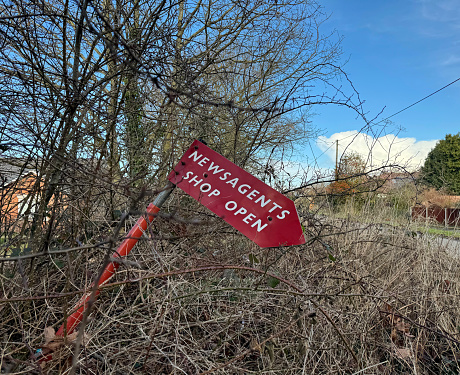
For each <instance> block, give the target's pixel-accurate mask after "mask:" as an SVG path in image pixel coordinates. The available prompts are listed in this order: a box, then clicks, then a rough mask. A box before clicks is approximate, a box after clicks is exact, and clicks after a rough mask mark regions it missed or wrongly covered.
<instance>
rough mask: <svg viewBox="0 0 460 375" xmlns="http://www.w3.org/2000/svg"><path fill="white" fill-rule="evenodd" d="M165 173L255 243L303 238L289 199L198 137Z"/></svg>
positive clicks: (282, 242) (295, 241)
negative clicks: (170, 169)
mask: <svg viewBox="0 0 460 375" xmlns="http://www.w3.org/2000/svg"><path fill="white" fill-rule="evenodd" d="M168 178H169V181H171V182H172V183H173V184H175V185H177V186H178V187H179V188H181V189H182V190H183V191H184V192H185V193H187V194H189V195H190V196H192V197H193V198H195V199H196V200H197V201H198V202H200V203H202V204H203V205H204V206H206V207H207V208H209V209H210V210H211V211H212V212H214V213H215V214H217V215H218V216H220V217H221V218H222V219H224V220H225V221H226V222H227V223H229V224H230V225H231V226H233V227H234V228H236V229H237V230H238V231H240V232H241V233H243V234H244V235H245V236H246V237H248V238H249V239H250V240H252V241H254V242H255V243H256V244H258V245H259V246H261V247H276V246H292V245H301V244H303V243H305V237H304V235H303V232H302V227H301V225H300V221H299V216H298V214H297V210H296V208H295V205H294V202H293V201H291V200H290V199H289V198H286V197H285V196H284V195H282V194H280V193H279V192H277V191H276V190H274V189H273V188H271V187H270V186H268V185H266V184H265V183H263V182H262V181H260V180H259V179H258V178H256V177H254V176H253V175H251V174H250V173H248V172H246V171H245V170H244V169H241V168H240V167H238V166H237V165H236V164H234V163H232V162H231V161H230V160H228V159H226V158H224V157H223V156H222V155H220V154H218V153H217V152H215V151H214V150H212V149H210V148H209V147H207V146H206V145H205V144H203V143H201V142H199V141H194V142H193V143H192V145H191V146H190V148H189V149H188V150H187V152H186V153H185V154H184V155H183V156H182V159H181V160H180V162H179V163H178V164H177V165H176V167H175V168H174V170H173V171H172V172H171V174H170V175H169V177H168Z"/></svg>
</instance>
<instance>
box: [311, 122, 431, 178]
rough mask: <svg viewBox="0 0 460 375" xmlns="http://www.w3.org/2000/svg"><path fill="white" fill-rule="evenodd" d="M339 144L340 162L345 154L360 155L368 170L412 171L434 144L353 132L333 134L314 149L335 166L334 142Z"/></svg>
mask: <svg viewBox="0 0 460 375" xmlns="http://www.w3.org/2000/svg"><path fill="white" fill-rule="evenodd" d="M337 140H338V141H339V154H338V155H339V158H340V156H341V155H342V154H343V153H345V152H354V153H358V154H360V155H361V156H362V157H363V158H364V159H365V160H367V166H368V167H369V168H372V167H381V166H384V165H390V164H392V165H394V164H397V165H400V166H404V167H405V168H407V169H408V170H410V171H414V170H416V169H418V168H419V167H421V166H422V165H423V162H424V161H425V159H426V157H427V155H428V153H429V152H430V151H431V150H432V149H433V147H434V146H435V145H436V142H437V140H432V141H417V140H416V139H415V138H399V137H398V136H396V135H394V134H387V135H384V136H382V137H378V138H374V137H372V136H370V135H367V134H364V133H359V132H358V131H356V130H351V131H346V132H341V133H335V134H332V135H331V136H330V137H329V138H327V137H319V138H318V140H317V146H318V147H319V148H320V149H321V150H322V151H323V152H324V153H325V154H326V155H327V156H328V157H329V158H330V159H331V161H332V162H333V163H335V157H336V141H337Z"/></svg>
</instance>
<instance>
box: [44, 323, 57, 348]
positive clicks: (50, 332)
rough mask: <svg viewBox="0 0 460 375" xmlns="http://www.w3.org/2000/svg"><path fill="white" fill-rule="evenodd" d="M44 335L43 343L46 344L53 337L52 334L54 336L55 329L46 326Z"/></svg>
mask: <svg viewBox="0 0 460 375" xmlns="http://www.w3.org/2000/svg"><path fill="white" fill-rule="evenodd" d="M43 334H44V336H45V345H46V344H48V343H49V342H50V341H51V340H53V339H54V336H56V331H55V330H54V328H53V327H46V328H45V330H44V332H43Z"/></svg>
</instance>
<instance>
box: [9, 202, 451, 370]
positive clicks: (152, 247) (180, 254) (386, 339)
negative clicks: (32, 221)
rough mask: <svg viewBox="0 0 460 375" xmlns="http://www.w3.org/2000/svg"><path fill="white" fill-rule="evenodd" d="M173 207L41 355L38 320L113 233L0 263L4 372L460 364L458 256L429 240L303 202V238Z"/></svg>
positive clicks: (66, 294) (72, 295) (64, 303)
mask: <svg viewBox="0 0 460 375" xmlns="http://www.w3.org/2000/svg"><path fill="white" fill-rule="evenodd" d="M181 215H182V216H181V220H180V221H177V220H174V217H173V218H171V216H170V215H168V216H167V217H164V218H161V217H160V218H157V220H156V221H155V222H154V224H153V225H152V227H151V228H150V229H149V231H148V232H146V234H145V236H144V238H143V239H142V240H141V241H140V242H139V243H138V245H137V246H136V247H135V249H134V250H133V251H132V252H131V254H130V255H129V257H128V259H127V260H128V261H127V262H126V263H124V264H122V265H121V267H120V268H119V270H118V272H117V274H116V276H115V277H114V278H113V279H111V282H110V284H108V285H106V286H105V287H104V288H103V289H102V290H101V294H100V295H99V297H98V299H97V301H96V302H95V303H94V305H93V309H92V312H91V314H90V315H89V316H88V319H86V321H85V323H86V324H85V326H84V327H80V331H81V330H84V333H85V334H84V335H81V337H80V338H79V339H77V340H80V341H79V342H78V345H76V344H75V343H72V342H69V343H62V344H61V345H57V346H56V347H53V348H54V350H55V351H54V353H52V354H53V356H52V359H51V360H50V361H46V362H41V363H40V362H38V361H37V360H36V359H34V354H35V353H36V350H37V349H39V348H40V347H42V348H46V345H50V343H49V342H48V343H46V345H45V328H47V327H54V328H55V329H57V328H58V327H59V326H60V325H61V324H62V323H63V321H64V317H65V316H66V312H67V311H70V310H71V307H72V306H73V304H75V303H76V302H77V301H78V299H79V298H80V297H81V295H82V292H83V290H84V288H85V287H88V286H89V285H90V283H91V281H92V280H94V278H95V277H96V276H97V274H98V273H99V272H100V268H101V266H102V265H103V263H104V257H105V255H106V254H107V253H110V252H111V251H113V249H110V241H109V243H108V244H105V245H103V246H102V245H101V246H99V247H94V248H85V249H81V250H75V251H68V252H65V253H60V254H55V255H48V256H47V257H45V256H42V257H38V258H26V259H23V260H21V261H7V262H5V261H4V262H3V263H2V265H1V266H2V270H1V279H0V280H1V281H0V283H1V291H2V295H1V300H0V302H1V304H0V334H1V335H0V337H1V340H2V345H1V348H0V358H1V366H2V371H3V372H4V373H31V374H32V373H50V374H57V373H61V374H69V373H78V374H262V373H263V374H445V375H447V374H457V373H459V372H460V371H459V370H460V367H459V358H458V354H459V345H460V341H459V340H460V337H459V331H460V313H459V309H458V306H459V305H460V293H459V292H460V286H459V285H460V283H459V277H460V276H459V274H460V273H459V271H460V269H459V266H460V261H459V259H457V258H455V257H453V256H452V255H451V254H449V253H448V252H447V251H446V250H445V249H443V248H441V247H440V246H439V245H436V244H435V243H434V242H430V240H429V239H428V238H426V237H423V236H414V235H412V233H413V232H412V231H410V230H406V229H407V228H401V227H400V228H395V227H393V226H385V225H382V224H381V223H379V224H378V225H377V224H373V223H372V222H366V223H365V224H357V223H356V221H355V220H347V219H334V220H332V219H328V218H327V217H322V218H321V219H318V218H317V217H316V216H315V215H313V214H307V213H305V214H302V215H301V216H302V220H303V222H304V226H305V234H306V238H307V243H306V244H305V245H302V246H296V247H292V248H267V249H260V248H258V247H257V246H256V245H254V244H252V243H251V242H250V241H248V240H246V239H245V238H243V237H242V236H241V235H239V234H238V233H237V232H235V231H234V230H232V229H231V228H229V227H228V226H226V225H224V224H222V222H221V221H220V220H219V219H214V218H212V217H210V216H209V214H208V213H207V212H205V211H204V209H203V210H202V211H201V213H198V215H199V216H198V217H199V219H200V220H201V221H200V224H199V225H197V224H196V220H195V224H187V222H189V221H190V220H189V219H190V218H191V217H192V216H191V214H190V215H188V214H187V213H186V212H181ZM200 215H201V216H200ZM188 216H190V217H188ZM176 217H177V216H176ZM193 218H194V219H196V218H197V216H196V214H194V216H193ZM69 341H70V340H69ZM77 350H78V351H77ZM72 361H73V362H72Z"/></svg>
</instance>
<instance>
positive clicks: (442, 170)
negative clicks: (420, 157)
mask: <svg viewBox="0 0 460 375" xmlns="http://www.w3.org/2000/svg"><path fill="white" fill-rule="evenodd" d="M421 180H422V182H424V183H426V184H428V185H431V186H433V187H435V188H437V189H440V188H445V189H447V190H449V191H451V192H452V193H455V194H460V133H458V134H456V135H451V134H447V135H446V138H445V139H443V140H441V141H439V142H438V143H437V144H436V146H435V148H434V149H433V150H431V151H430V153H429V154H428V157H427V158H426V160H425V164H424V165H423V167H422V176H421Z"/></svg>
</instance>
